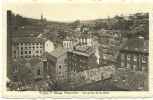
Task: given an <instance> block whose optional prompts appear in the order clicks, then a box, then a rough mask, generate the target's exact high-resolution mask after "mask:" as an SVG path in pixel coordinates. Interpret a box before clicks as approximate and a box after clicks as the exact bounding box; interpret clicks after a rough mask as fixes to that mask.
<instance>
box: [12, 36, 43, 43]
mask: <svg viewBox="0 0 153 100" xmlns="http://www.w3.org/2000/svg"><path fill="white" fill-rule="evenodd" d="M45 41H46V39H45V38H36V37H18V38H13V39H12V42H13V43H44V42H45Z"/></svg>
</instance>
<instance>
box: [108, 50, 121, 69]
mask: <svg viewBox="0 0 153 100" xmlns="http://www.w3.org/2000/svg"><path fill="white" fill-rule="evenodd" d="M107 63H108V65H109V66H114V67H115V68H118V66H119V51H118V52H116V53H115V54H114V55H112V56H110V57H108V59H107Z"/></svg>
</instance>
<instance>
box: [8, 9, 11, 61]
mask: <svg viewBox="0 0 153 100" xmlns="http://www.w3.org/2000/svg"><path fill="white" fill-rule="evenodd" d="M11 12H12V11H10V10H7V60H11V59H12V15H11Z"/></svg>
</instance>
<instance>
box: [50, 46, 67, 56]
mask: <svg viewBox="0 0 153 100" xmlns="http://www.w3.org/2000/svg"><path fill="white" fill-rule="evenodd" d="M67 51H68V50H67V49H66V48H64V47H58V48H56V49H54V50H53V51H52V52H51V53H50V55H51V56H54V57H56V58H59V57H60V56H62V55H63V54H65V53H67Z"/></svg>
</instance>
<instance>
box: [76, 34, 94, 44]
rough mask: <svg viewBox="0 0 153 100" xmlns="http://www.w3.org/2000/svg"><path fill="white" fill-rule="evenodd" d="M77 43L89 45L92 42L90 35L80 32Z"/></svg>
mask: <svg viewBox="0 0 153 100" xmlns="http://www.w3.org/2000/svg"><path fill="white" fill-rule="evenodd" d="M77 43H78V45H84V46H90V47H91V46H92V44H93V40H92V35H90V34H82V35H81V36H79V38H78V41H77Z"/></svg>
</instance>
